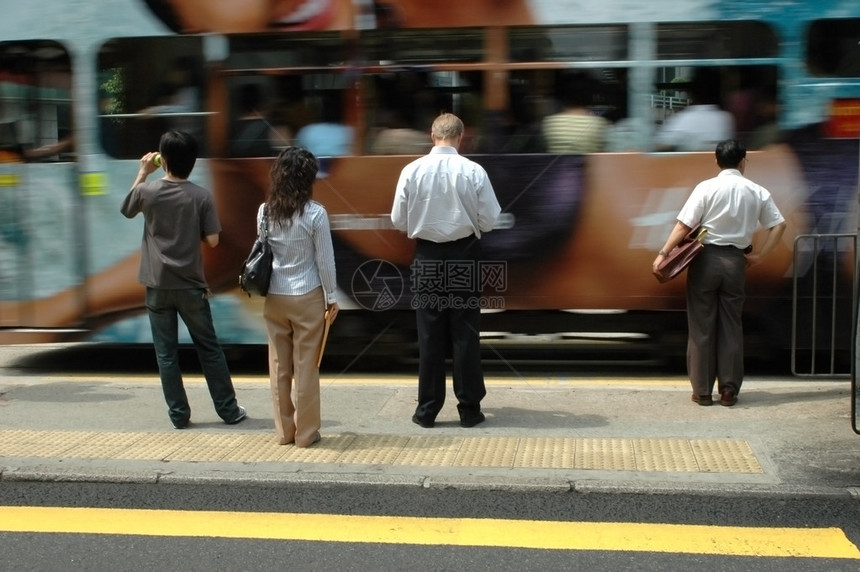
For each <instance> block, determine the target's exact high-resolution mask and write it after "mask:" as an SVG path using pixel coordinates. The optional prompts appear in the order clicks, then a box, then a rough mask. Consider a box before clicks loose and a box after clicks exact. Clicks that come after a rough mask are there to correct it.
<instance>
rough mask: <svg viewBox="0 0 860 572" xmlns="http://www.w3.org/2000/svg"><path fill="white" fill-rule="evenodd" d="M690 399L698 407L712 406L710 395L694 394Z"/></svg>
mask: <svg viewBox="0 0 860 572" xmlns="http://www.w3.org/2000/svg"><path fill="white" fill-rule="evenodd" d="M690 399H692V400H693V401H695V402H696V403H698V404H699V405H713V404H714V398H713V397H711V396H710V395H696V394H695V393H694V394H693V395H692V397H691V398H690Z"/></svg>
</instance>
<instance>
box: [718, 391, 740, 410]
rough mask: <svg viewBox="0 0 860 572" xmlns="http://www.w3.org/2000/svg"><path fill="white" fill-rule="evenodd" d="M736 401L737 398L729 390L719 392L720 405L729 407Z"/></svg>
mask: <svg viewBox="0 0 860 572" xmlns="http://www.w3.org/2000/svg"><path fill="white" fill-rule="evenodd" d="M737 402H738V398H737V397H735V394H734V393H732V392H731V391H724V392H722V393H721V394H720V405H724V406H726V407H731V406H732V405H734V404H735V403H737Z"/></svg>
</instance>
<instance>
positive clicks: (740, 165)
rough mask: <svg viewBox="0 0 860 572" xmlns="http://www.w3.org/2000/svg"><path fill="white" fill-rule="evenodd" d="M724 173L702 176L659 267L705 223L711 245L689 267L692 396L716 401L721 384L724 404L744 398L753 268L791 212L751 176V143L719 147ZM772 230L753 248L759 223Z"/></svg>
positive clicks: (769, 249)
mask: <svg viewBox="0 0 860 572" xmlns="http://www.w3.org/2000/svg"><path fill="white" fill-rule="evenodd" d="M715 154H716V159H717V165H718V166H719V168H720V173H719V174H718V175H717V176H716V177H714V178H711V179H708V180H706V181H702V182H701V183H699V184H698V185H697V186H696V188H694V189H693V192H692V194H691V195H690V197H689V198H688V199H687V202H686V203H685V204H684V206H683V207H682V208H681V212H680V213H679V214H678V220H677V222H676V224H675V227H674V228H673V229H672V232H671V233H670V234H669V237H668V238H667V239H666V243H665V244H664V245H663V248H662V249H661V250H660V252H659V253H658V254H657V258H655V259H654V262H653V269H654V271H655V272H656V269H657V266H658V265H659V264H660V262H662V260H663V258H664V257H665V256H666V253H667V252H670V251H671V250H672V249H673V248H675V246H677V244H678V243H679V242H680V241H681V239H682V238H683V237H684V236H685V235H686V234H687V233H688V232H690V230H692V229H693V228H695V227H697V226H699V225H701V226H703V227H704V228H706V229H707V231H708V233H707V235H706V236H705V238H704V240H703V242H704V244H705V248H704V249H703V250H702V252H701V253H700V254H699V256H697V257H696V258H695V259H694V260H693V262H692V263H691V264H690V267H689V268H688V270H687V323H688V330H689V332H688V340H687V373H688V375H689V376H690V383H691V384H692V386H693V395H692V400H693V401H694V402H696V403H698V404H699V405H712V404H713V396H712V393H713V390H714V382H715V381H717V383H718V385H717V390H718V392H719V394H720V405H724V406H727V407H731V406H732V405H734V404H735V403H737V396H738V393H740V389H741V384H742V383H743V376H744V354H743V348H744V341H743V329H742V326H741V316H742V313H743V305H744V298H745V293H744V284H745V281H746V269H747V267H749V266H753V265H755V264H758V263H760V262H761V261H762V260H763V259H764V258H765V257H767V255H768V254H770V253H771V252H772V251H773V250H774V249H775V248H776V247H777V245H778V244H779V241H780V239H781V238H782V234H783V232H784V231H785V227H786V223H785V218H784V217H783V216H782V213H780V211H779V209H778V208H777V206H776V204H775V203H774V200H773V197H772V196H771V194H770V192H768V190H767V189H765V188H764V187H762V186H760V185H758V184H756V183H754V182H753V181H751V180H749V179H747V178H745V177H744V176H743V173H744V170H745V168H746V164H747V159H746V149H745V148H744V146H743V144H741V143H740V142H738V141H735V140H728V141H722V142H720V143H719V144H718V145H717V148H716V152H715ZM759 224H761V226H762V227H763V228H764V229H766V230H767V238H766V239H765V242H764V244H763V245H762V246H761V247H760V248H758V249H757V250H756V249H753V248H752V238H753V233H754V232H755V231H756V228H757V227H758V225H759Z"/></svg>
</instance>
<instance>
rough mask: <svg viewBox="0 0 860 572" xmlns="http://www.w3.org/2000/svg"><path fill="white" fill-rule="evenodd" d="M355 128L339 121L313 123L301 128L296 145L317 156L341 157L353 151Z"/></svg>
mask: <svg viewBox="0 0 860 572" xmlns="http://www.w3.org/2000/svg"><path fill="white" fill-rule="evenodd" d="M352 139H353V130H352V127H349V126H348V125H341V124H339V123H312V124H310V125H306V126H304V127H302V128H301V129H299V132H298V133H297V134H296V145H299V146H300V147H304V148H305V149H307V150H308V151H310V152H311V153H313V154H314V155H316V156H317V157H341V156H343V155H349V154H351V153H352Z"/></svg>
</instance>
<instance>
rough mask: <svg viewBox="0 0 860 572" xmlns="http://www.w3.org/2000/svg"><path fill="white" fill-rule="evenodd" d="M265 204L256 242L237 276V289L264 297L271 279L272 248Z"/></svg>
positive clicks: (249, 294)
mask: <svg viewBox="0 0 860 572" xmlns="http://www.w3.org/2000/svg"><path fill="white" fill-rule="evenodd" d="M266 207H267V205H266V204H263V216H262V218H261V220H260V227H259V229H258V232H257V240H255V241H254V246H252V247H251V254H249V255H248V258H246V259H245V263H244V264H243V265H242V273H241V274H239V288H241V289H242V291H243V292H246V293H247V294H248V297H250V296H251V294H256V295H258V296H265V295H266V294H268V293H269V281H270V280H271V279H272V247H271V246H270V245H269V219H268V217H267V216H266Z"/></svg>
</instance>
